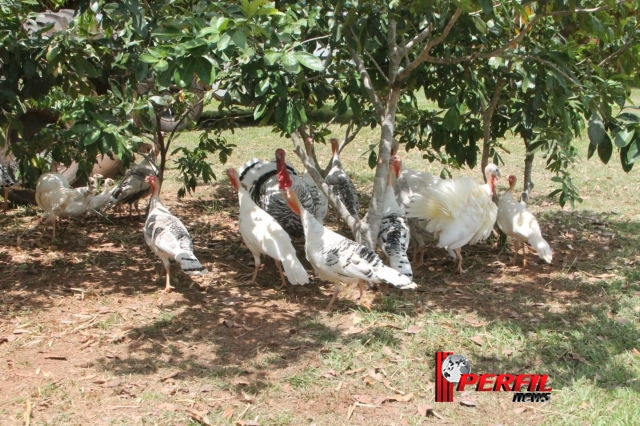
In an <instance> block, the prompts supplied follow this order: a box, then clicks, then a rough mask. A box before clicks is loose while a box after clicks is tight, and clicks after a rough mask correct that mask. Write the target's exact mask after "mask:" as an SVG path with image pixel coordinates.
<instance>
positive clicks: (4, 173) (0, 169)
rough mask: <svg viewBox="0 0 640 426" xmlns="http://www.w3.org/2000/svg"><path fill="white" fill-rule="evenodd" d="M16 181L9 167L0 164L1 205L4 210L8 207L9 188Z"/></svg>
mask: <svg viewBox="0 0 640 426" xmlns="http://www.w3.org/2000/svg"><path fill="white" fill-rule="evenodd" d="M15 184H16V182H15V180H14V179H13V176H12V173H11V168H10V167H7V166H3V165H2V164H0V188H2V189H3V191H4V193H3V194H2V196H3V197H4V204H3V205H2V211H4V212H6V211H7V210H8V209H9V188H10V187H12V186H13V185H15Z"/></svg>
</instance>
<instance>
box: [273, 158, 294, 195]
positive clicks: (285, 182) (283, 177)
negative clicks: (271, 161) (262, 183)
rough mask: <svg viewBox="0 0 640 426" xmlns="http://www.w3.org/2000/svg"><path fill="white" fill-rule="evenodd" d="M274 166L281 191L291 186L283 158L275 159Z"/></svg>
mask: <svg viewBox="0 0 640 426" xmlns="http://www.w3.org/2000/svg"><path fill="white" fill-rule="evenodd" d="M276 167H277V171H278V187H279V188H280V190H281V191H286V190H287V189H289V188H290V187H291V185H292V182H291V177H290V176H289V171H288V170H287V165H286V163H285V162H284V159H277V161H276Z"/></svg>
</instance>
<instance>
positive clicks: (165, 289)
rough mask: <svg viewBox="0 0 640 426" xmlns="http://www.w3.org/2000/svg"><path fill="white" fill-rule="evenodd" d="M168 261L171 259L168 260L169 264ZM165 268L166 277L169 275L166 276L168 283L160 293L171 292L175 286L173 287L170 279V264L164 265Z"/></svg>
mask: <svg viewBox="0 0 640 426" xmlns="http://www.w3.org/2000/svg"><path fill="white" fill-rule="evenodd" d="M168 263H169V261H167V264H168ZM164 270H165V271H166V277H167V278H166V285H165V287H164V290H160V293H161V294H164V293H169V292H171V289H172V288H175V287H173V286H172V285H171V284H170V281H169V266H168V265H165V266H164Z"/></svg>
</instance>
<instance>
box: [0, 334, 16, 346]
mask: <svg viewBox="0 0 640 426" xmlns="http://www.w3.org/2000/svg"><path fill="white" fill-rule="evenodd" d="M16 339H17V337H16V336H13V335H11V334H9V335H7V336H2V337H0V344H1V343H4V342H7V343H11V342H13V341H14V340H16Z"/></svg>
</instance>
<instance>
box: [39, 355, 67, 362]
mask: <svg viewBox="0 0 640 426" xmlns="http://www.w3.org/2000/svg"><path fill="white" fill-rule="evenodd" d="M44 359H57V360H59V361H66V360H67V357H66V356H64V355H56V354H47V355H45V356H44Z"/></svg>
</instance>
